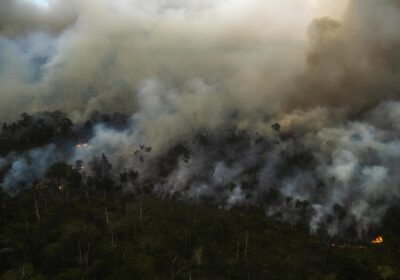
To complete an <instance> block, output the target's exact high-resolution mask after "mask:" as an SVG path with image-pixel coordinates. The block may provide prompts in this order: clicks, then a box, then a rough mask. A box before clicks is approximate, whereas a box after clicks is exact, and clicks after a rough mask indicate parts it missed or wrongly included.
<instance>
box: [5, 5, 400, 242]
mask: <svg viewBox="0 0 400 280" xmlns="http://www.w3.org/2000/svg"><path fill="white" fill-rule="evenodd" d="M333 2H335V3H333ZM5 3H6V6H5V7H6V8H7V9H11V8H12V11H13V12H12V13H9V14H10V15H11V16H7V17H4V19H2V21H1V22H0V34H1V37H0V49H1V50H2V51H1V52H0V62H1V64H2V65H3V66H2V67H0V92H1V93H0V119H1V120H8V119H12V118H13V117H15V116H16V115H18V114H19V113H21V112H22V111H28V112H34V111H38V110H44V109H46V110H55V109H60V110H62V111H65V112H67V113H68V114H69V115H70V116H71V117H72V118H73V120H74V121H77V122H79V121H82V120H85V119H86V118H87V117H88V116H90V114H91V113H92V112H93V111H100V112H108V113H112V112H122V113H126V114H129V115H131V118H130V121H129V124H128V125H127V127H125V128H124V129H122V130H121V129H120V128H118V129H116V128H113V127H110V126H107V125H98V126H96V128H95V130H94V136H93V138H91V139H90V140H89V141H88V143H87V145H84V146H79V147H77V148H76V149H75V153H74V155H73V156H71V157H69V158H68V159H67V160H69V161H70V162H71V163H72V162H74V161H75V160H77V159H89V158H94V157H99V156H100V155H101V154H102V153H105V154H106V155H107V157H108V158H109V160H110V161H111V163H112V166H113V170H114V172H115V174H114V175H113V176H114V177H115V179H117V178H118V174H119V173H120V172H123V171H124V170H127V169H133V170H136V171H138V174H139V181H145V180H147V179H149V178H150V179H151V178H153V182H154V192H156V193H158V194H159V195H163V196H167V197H179V198H182V199H211V200H213V201H215V202H216V203H218V204H219V205H221V207H234V206H236V205H248V204H260V203H261V204H264V205H265V209H266V214H268V215H275V216H279V217H280V218H282V219H285V220H288V221H291V222H295V221H297V220H299V219H300V218H302V217H301V216H307V217H308V220H309V224H310V228H311V230H312V231H316V230H318V229H319V228H321V227H324V228H326V229H327V231H328V232H329V233H330V234H332V235H335V234H341V233H342V232H343V231H346V230H347V229H348V228H354V229H356V232H357V234H358V235H359V236H360V235H362V233H363V232H365V231H366V230H367V228H368V227H369V226H370V225H375V224H379V222H380V220H381V219H382V217H383V215H384V214H385V212H386V210H387V209H388V208H389V207H391V206H393V205H395V204H397V203H398V201H399V196H400V194H399V191H400V190H399V183H400V182H399V179H400V178H399V175H398V174H397V173H398V172H396V171H397V170H399V165H398V162H399V156H400V155H399V151H400V149H399V148H400V147H399V140H398V139H399V135H400V127H399V124H398V121H397V120H398V117H399V114H400V113H399V112H400V105H399V102H398V97H399V87H400V77H399V74H400V52H399V46H400V33H399V32H397V30H398V27H400V3H399V1H397V0H383V1H382V0H348V1H346V0H343V1H330V3H328V1H320V4H316V1H312V0H309V1H301V2H299V1H295V0H286V1H272V0H250V1H242V0H228V1H197V0H191V1H180V0H152V1H145V2H143V1H134V0H132V1H112V2H109V1H105V0H100V1H98V0H97V1H94V0H87V1H56V0H55V1H53V2H51V3H50V5H49V7H47V8H46V10H40V9H39V8H38V10H37V14H38V15H40V14H42V15H41V16H38V17H39V19H40V20H38V19H35V21H34V22H31V23H27V22H24V21H22V20H21V17H20V16H19V15H21V14H23V13H24V9H25V8H26V7H27V5H28V4H16V3H17V2H15V1H6V2H5ZM7 3H8V4H7ZM7 5H8V6H7ZM60 5H61V6H65V7H67V11H68V12H66V13H65V14H64V13H63V14H62V15H63V16H57V17H54V18H53V16H54V15H57V13H59V12H61V11H62V9H60V7H61V6H60ZM10 7H11V8H10ZM24 7H25V8H24ZM61 13H62V12H61ZM278 124H279V125H278ZM232 133H233V136H232V135H231V134H232ZM198 136H204V137H205V139H207V141H208V142H210V143H208V144H207V145H204V144H201V143H200V142H199V141H198V139H197V137H198ZM207 141H206V142H207ZM142 145H144V146H142ZM149 147H151V152H150V151H149V152H148V151H146V148H149ZM179 147H180V148H179ZM182 147H183V148H182ZM58 153H60V154H61V152H58ZM22 157H24V156H22ZM17 161H19V159H18V160H17ZM165 162H167V163H168V164H165ZM85 164H86V165H88V162H86V163H85ZM25 165H26V164H25ZM13 166H14V164H13ZM11 170H12V169H11ZM11 170H10V171H9V173H7V175H6V178H11V179H12V178H17V177H18V176H13V175H12V174H13V171H11ZM34 173H35V175H34V176H31V177H32V178H33V177H34V178H39V177H40V175H41V174H43V173H42V172H41V171H38V172H34ZM15 174H18V173H15ZM28 181H29V179H27V182H28ZM8 182H12V180H11V181H5V183H3V186H5V188H7V189H12V188H13V186H14V185H13V184H10V183H8ZM126 187H127V189H135V188H137V187H138V186H137V185H135V184H130V185H129V186H126Z"/></svg>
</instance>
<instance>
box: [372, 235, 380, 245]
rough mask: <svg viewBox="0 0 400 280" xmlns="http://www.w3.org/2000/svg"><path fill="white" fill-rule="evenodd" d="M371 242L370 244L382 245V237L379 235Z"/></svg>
mask: <svg viewBox="0 0 400 280" xmlns="http://www.w3.org/2000/svg"><path fill="white" fill-rule="evenodd" d="M371 242H372V244H381V243H383V236H382V235H379V236H377V237H375V238H374V239H373V240H372V241H371Z"/></svg>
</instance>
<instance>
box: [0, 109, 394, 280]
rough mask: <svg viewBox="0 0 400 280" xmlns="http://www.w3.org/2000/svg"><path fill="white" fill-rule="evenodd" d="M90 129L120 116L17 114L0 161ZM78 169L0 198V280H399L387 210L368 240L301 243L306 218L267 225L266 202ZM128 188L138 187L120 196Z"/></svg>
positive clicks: (273, 219)
mask: <svg viewBox="0 0 400 280" xmlns="http://www.w3.org/2000/svg"><path fill="white" fill-rule="evenodd" d="M96 122H108V123H112V124H113V125H116V126H118V124H121V123H124V118H123V116H121V115H117V116H105V115H103V116H101V115H99V114H97V115H95V116H94V117H93V118H92V119H91V120H90V121H88V122H86V123H85V124H83V125H81V126H78V125H74V124H73V123H72V121H71V120H70V119H68V118H67V117H66V116H65V115H64V114H63V113H61V112H44V113H40V114H35V115H28V114H23V115H21V118H20V119H19V120H18V121H16V122H14V123H11V124H4V125H3V126H2V130H1V135H0V147H1V154H2V155H3V156H5V155H8V154H10V153H14V154H15V153H22V152H23V151H25V150H27V149H31V148H35V147H40V146H42V145H45V144H48V143H54V142H63V143H68V142H73V143H75V142H76V141H77V139H82V138H84V137H88V135H90V134H91V129H90V128H91V127H93V125H94V124H95V123H96ZM275 129H279V127H278V125H275ZM63 145H67V144H63ZM146 149H147V150H148V152H149V151H150V148H149V147H148V148H146ZM174 155H178V156H180V157H189V156H190V155H188V154H187V151H186V150H185V149H184V147H174V148H173V149H171V150H170V151H169V152H168V153H166V155H165V156H164V157H163V158H162V160H161V161H162V162H161V166H162V167H163V168H164V170H165V172H167V171H168V166H169V165H171V164H174V160H173V157H174ZM89 166H90V168H91V172H88V173H85V172H83V171H82V169H83V168H84V167H83V166H82V162H80V161H77V162H75V163H74V164H71V163H67V162H65V161H57V162H55V163H54V164H52V165H51V166H50V167H49V168H48V169H47V170H46V172H45V175H44V177H43V178H41V179H38V180H35V181H34V182H33V183H31V184H29V185H27V184H25V185H21V187H20V189H19V190H18V191H15V192H11V193H10V192H6V191H5V190H0V279H193V280H195V279H213V280H214V279H232V280H233V279H363V280H364V279H400V269H399V268H400V209H399V208H396V207H392V208H391V209H390V210H389V211H388V212H387V213H386V215H385V217H384V220H383V222H382V224H381V225H380V227H379V229H378V230H372V231H371V233H370V237H369V239H365V238H364V239H360V240H355V239H346V237H335V236H330V235H329V234H327V232H326V231H324V229H323V228H321V229H320V230H319V231H318V232H316V233H310V230H309V228H308V225H307V215H304V218H302V219H299V220H298V221H296V222H295V223H292V222H286V221H282V220H281V219H279V214H277V215H274V216H267V215H266V213H265V210H264V209H265V205H264V204H268V203H273V200H274V199H276V196H277V194H276V193H273V192H271V193H269V194H268V195H267V198H266V199H265V200H264V201H263V202H261V203H260V204H258V205H237V206H233V207H230V208H226V207H221V206H219V205H218V204H216V203H215V202H214V201H212V200H207V199H201V200H190V199H185V200H183V199H181V198H180V197H174V196H161V195H158V194H157V193H155V192H154V191H153V189H154V184H155V182H154V181H152V180H145V181H139V180H137V177H138V172H137V171H135V170H127V171H126V172H123V173H121V174H119V176H118V177H119V178H118V179H115V176H111V170H112V169H113V166H112V165H111V163H110V162H109V160H108V159H107V155H105V154H102V155H99V157H98V158H96V159H93V160H92V161H91V163H90V164H89ZM9 168H10V166H2V168H1V173H0V179H1V180H3V179H4V174H5V173H6V171H7V170H8V169H9ZM160 168H161V167H160ZM159 176H162V173H161V175H159ZM128 180H129V181H130V182H131V183H132V184H133V185H135V184H140V188H139V187H138V188H136V189H126V188H125V187H124V185H125V184H126V181H128ZM277 191H279V187H278V188H277ZM286 199H287V203H289V202H290V198H286ZM297 204H298V205H297V208H298V211H299V212H302V211H306V208H307V203H306V202H300V201H299V202H298V203H297ZM377 238H378V239H377Z"/></svg>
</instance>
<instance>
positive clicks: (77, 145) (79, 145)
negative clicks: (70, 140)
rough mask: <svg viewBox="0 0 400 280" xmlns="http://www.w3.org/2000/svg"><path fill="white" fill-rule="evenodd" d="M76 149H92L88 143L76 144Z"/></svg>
mask: <svg viewBox="0 0 400 280" xmlns="http://www.w3.org/2000/svg"><path fill="white" fill-rule="evenodd" d="M75 147H77V148H88V147H89V148H90V145H89V144H88V143H84V144H76V145H75Z"/></svg>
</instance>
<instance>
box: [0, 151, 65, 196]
mask: <svg viewBox="0 0 400 280" xmlns="http://www.w3.org/2000/svg"><path fill="white" fill-rule="evenodd" d="M63 158H64V156H63V155H62V154H61V153H60V151H58V150H57V149H56V147H55V145H53V144H51V145H49V146H45V147H43V148H37V149H32V150H30V151H28V152H26V153H24V154H22V155H19V156H18V157H16V158H15V159H13V158H11V159H10V158H9V159H2V160H0V164H1V162H2V161H3V163H4V164H3V165H5V163H6V162H12V164H11V167H10V168H9V170H8V171H7V173H6V175H5V176H4V180H3V183H2V187H3V189H4V190H5V191H7V192H10V193H16V192H17V191H19V190H20V189H23V188H26V187H29V186H30V185H31V184H32V183H33V182H35V181H37V180H40V179H42V178H43V177H44V175H45V173H46V171H47V169H48V168H49V166H50V165H52V164H53V163H55V162H57V161H59V160H61V159H63ZM0 168H2V166H1V165H0Z"/></svg>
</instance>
